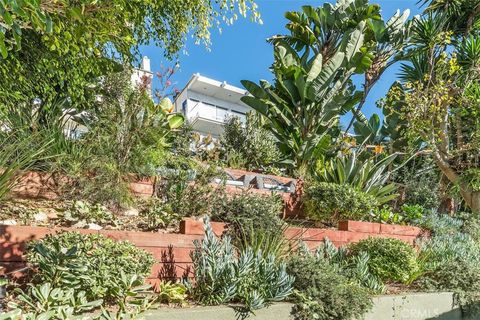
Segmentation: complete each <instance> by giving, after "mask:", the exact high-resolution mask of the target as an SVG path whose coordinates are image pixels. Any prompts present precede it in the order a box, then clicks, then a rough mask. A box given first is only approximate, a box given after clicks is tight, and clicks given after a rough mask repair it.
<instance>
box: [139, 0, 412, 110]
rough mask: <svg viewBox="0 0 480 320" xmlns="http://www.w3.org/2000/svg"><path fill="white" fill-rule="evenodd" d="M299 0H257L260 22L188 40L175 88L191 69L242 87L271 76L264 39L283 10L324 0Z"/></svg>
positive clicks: (280, 29)
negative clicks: (207, 43) (201, 41)
mask: <svg viewBox="0 0 480 320" xmlns="http://www.w3.org/2000/svg"><path fill="white" fill-rule="evenodd" d="M333 1H334V0H332V1H325V0H318V1H299V0H257V1H256V2H257V4H258V6H259V11H260V13H261V15H262V20H263V25H259V24H255V23H252V22H250V20H248V19H240V20H239V21H237V22H236V23H235V24H234V25H232V26H224V27H223V31H222V33H221V34H220V33H219V32H218V31H217V30H212V45H211V47H210V51H207V50H206V48H205V47H204V46H203V45H195V44H194V43H193V41H192V40H190V41H188V43H187V48H186V50H187V52H188V55H186V54H181V55H180V59H179V61H180V70H179V71H178V72H177V73H176V74H175V76H174V78H173V81H174V82H176V86H177V87H178V88H180V89H181V88H183V87H184V85H185V84H186V83H187V81H188V79H189V78H190V77H191V75H192V74H194V73H197V72H198V73H200V74H202V75H205V76H207V77H210V78H214V79H216V80H219V81H226V82H227V83H229V84H233V85H236V86H239V87H242V86H241V84H240V81H241V80H243V79H248V80H252V81H255V82H257V81H258V80H260V79H267V80H271V79H272V75H271V73H270V72H269V70H268V68H269V67H270V65H271V64H272V61H273V51H272V47H271V46H270V45H269V44H268V43H266V41H265V39H266V38H268V37H270V36H272V35H275V34H280V33H285V31H286V29H285V28H284V26H285V24H286V19H285V18H284V13H285V12H286V11H292V10H299V9H300V8H301V6H302V5H307V4H309V5H314V6H319V5H321V4H323V3H325V2H333ZM370 2H371V3H378V4H380V5H381V7H382V14H383V16H384V17H390V16H391V15H393V14H394V13H395V11H396V10H397V9H400V10H402V11H403V10H405V9H410V11H411V17H413V16H414V15H416V14H418V13H420V10H419V8H418V6H417V4H416V2H417V0H377V1H373V0H372V1H370ZM141 52H142V54H144V55H147V56H148V57H149V58H150V59H151V64H152V70H153V71H158V70H159V69H160V66H161V65H162V64H163V65H167V66H168V61H165V59H164V58H163V56H162V50H161V48H158V47H155V46H145V47H142V48H141ZM397 70H398V69H397V66H393V67H392V68H391V69H390V70H389V71H387V72H386V73H385V74H384V75H383V77H382V79H381V80H380V81H379V82H378V83H377V85H376V87H375V88H374V90H372V92H371V93H370V95H369V98H368V101H367V103H366V106H365V109H364V112H365V113H366V114H368V115H370V114H371V113H373V112H376V111H377V109H376V107H375V101H377V100H378V99H380V98H381V97H383V96H384V95H385V93H386V92H387V90H388V88H389V87H390V85H391V84H392V82H393V81H394V80H395V74H396V72H397Z"/></svg>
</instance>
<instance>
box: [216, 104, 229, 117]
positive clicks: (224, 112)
mask: <svg viewBox="0 0 480 320" xmlns="http://www.w3.org/2000/svg"><path fill="white" fill-rule="evenodd" d="M227 118H228V109H226V108H222V107H218V106H217V120H218V121H225V119H227Z"/></svg>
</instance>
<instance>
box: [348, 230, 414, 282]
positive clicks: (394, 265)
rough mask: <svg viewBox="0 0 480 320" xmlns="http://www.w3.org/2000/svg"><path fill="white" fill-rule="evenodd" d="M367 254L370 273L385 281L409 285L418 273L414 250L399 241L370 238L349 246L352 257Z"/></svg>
mask: <svg viewBox="0 0 480 320" xmlns="http://www.w3.org/2000/svg"><path fill="white" fill-rule="evenodd" d="M362 252H366V253H367V254H368V256H369V257H370V259H369V260H368V266H369V269H370V271H371V272H372V273H373V274H374V275H376V276H378V277H379V278H380V279H382V280H383V281H398V282H402V283H407V282H408V281H409V280H410V279H411V277H412V276H413V275H414V274H415V273H416V272H418V263H417V254H416V252H415V250H414V248H413V247H412V246H411V245H409V244H407V243H405V242H403V241H401V240H398V239H391V238H368V239H365V240H361V241H360V242H358V243H354V244H351V245H350V246H349V254H350V256H353V257H355V256H358V255H359V254H361V253H362Z"/></svg>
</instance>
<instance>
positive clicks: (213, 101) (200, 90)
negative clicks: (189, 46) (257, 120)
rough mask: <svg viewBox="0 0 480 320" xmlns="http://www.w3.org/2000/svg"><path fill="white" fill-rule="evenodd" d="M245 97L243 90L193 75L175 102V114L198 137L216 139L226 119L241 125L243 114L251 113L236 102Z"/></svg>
mask: <svg viewBox="0 0 480 320" xmlns="http://www.w3.org/2000/svg"><path fill="white" fill-rule="evenodd" d="M247 94H248V92H247V91H246V90H244V89H240V88H238V87H235V86H232V85H229V84H227V83H226V82H220V81H217V80H213V79H210V78H207V77H204V76H201V75H200V74H198V73H197V74H194V75H193V76H192V77H191V78H190V80H189V81H188V83H187V85H186V86H185V88H184V89H183V90H182V91H181V92H180V94H178V95H177V97H176V98H175V101H174V105H175V112H178V113H182V114H183V115H184V116H185V118H186V120H187V121H188V123H189V124H190V125H191V126H192V128H193V130H194V131H196V132H198V133H199V134H200V135H208V134H210V135H212V137H219V136H220V135H221V134H222V132H223V125H224V123H225V120H226V119H228V118H229V117H231V116H238V117H239V118H240V119H241V120H242V121H245V118H246V116H245V115H246V113H247V112H249V111H251V110H252V109H251V108H250V107H249V106H247V105H246V104H244V103H243V102H242V101H240V99H241V98H242V97H243V96H245V95H247Z"/></svg>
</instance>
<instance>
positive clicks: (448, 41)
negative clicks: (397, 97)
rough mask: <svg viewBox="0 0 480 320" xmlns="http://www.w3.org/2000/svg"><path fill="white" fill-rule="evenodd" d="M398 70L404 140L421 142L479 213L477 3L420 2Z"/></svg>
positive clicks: (479, 44) (468, 0) (479, 41)
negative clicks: (419, 13) (419, 14)
mask: <svg viewBox="0 0 480 320" xmlns="http://www.w3.org/2000/svg"><path fill="white" fill-rule="evenodd" d="M425 3H426V4H427V5H428V6H427V7H426V13H425V14H424V16H423V17H422V18H420V19H417V20H416V21H415V22H414V25H413V33H412V38H411V49H412V51H413V52H414V53H415V54H414V55H413V56H412V58H411V59H410V63H406V64H404V65H403V66H402V74H401V78H402V80H403V82H404V87H405V88H406V90H405V98H404V101H405V106H404V107H403V109H402V114H403V117H404V119H406V120H407V122H408V130H407V134H408V136H409V137H411V138H413V139H418V138H421V139H422V140H423V141H424V143H425V144H426V146H428V147H429V148H430V149H431V152H432V155H433V158H434V161H435V163H436V165H437V166H438V168H439V169H440V171H441V172H442V173H443V175H444V176H445V177H446V178H447V179H448V181H449V182H450V183H451V184H452V185H454V186H455V187H456V188H457V189H458V191H459V193H460V195H461V196H462V198H463V200H464V201H465V204H466V205H467V206H468V207H470V208H471V209H472V210H473V211H474V212H477V213H478V212H480V185H479V184H478V181H479V177H480V169H479V164H480V155H479V153H478V150H479V147H480V117H479V115H480V109H479V106H480V105H479V101H480V81H479V80H478V79H479V76H480V71H479V70H480V69H479V66H480V35H479V31H480V28H479V27H480V25H479V21H480V2H479V1H476V0H475V1H471V0H458V1H438V0H432V1H425Z"/></svg>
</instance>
